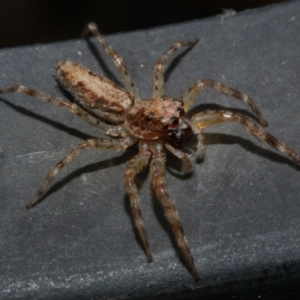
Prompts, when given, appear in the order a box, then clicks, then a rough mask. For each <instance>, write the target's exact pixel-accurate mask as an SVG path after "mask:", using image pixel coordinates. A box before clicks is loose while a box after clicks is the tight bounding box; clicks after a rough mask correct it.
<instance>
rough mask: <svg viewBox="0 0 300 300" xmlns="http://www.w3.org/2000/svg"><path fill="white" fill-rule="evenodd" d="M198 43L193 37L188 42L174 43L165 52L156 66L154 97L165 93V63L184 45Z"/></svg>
mask: <svg viewBox="0 0 300 300" xmlns="http://www.w3.org/2000/svg"><path fill="white" fill-rule="evenodd" d="M196 43H198V39H193V40H191V41H187V42H176V43H174V44H173V45H172V46H171V48H170V49H169V51H167V52H166V53H164V54H163V55H162V56H161V57H160V58H159V59H158V61H157V62H156V64H155V66H154V80H153V81H154V87H153V98H160V97H162V96H163V95H164V92H165V91H164V85H165V82H164V75H165V63H166V61H167V60H168V59H169V58H170V57H171V56H172V55H173V54H174V53H175V52H176V51H177V50H179V49H180V48H181V47H182V46H194V45H195V44H196Z"/></svg>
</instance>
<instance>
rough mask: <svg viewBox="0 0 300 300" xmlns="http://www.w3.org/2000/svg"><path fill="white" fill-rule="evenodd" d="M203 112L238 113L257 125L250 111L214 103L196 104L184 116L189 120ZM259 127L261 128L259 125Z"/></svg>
mask: <svg viewBox="0 0 300 300" xmlns="http://www.w3.org/2000/svg"><path fill="white" fill-rule="evenodd" d="M238 101H239V100H238ZM205 110H213V111H220V110H227V111H231V112H233V113H239V114H242V115H244V116H246V117H248V118H250V119H251V120H254V121H256V122H257V123H258V124H259V122H258V118H257V117H256V116H255V115H254V114H253V113H252V112H251V111H248V110H246V109H240V108H232V107H226V106H223V105H220V104H215V103H202V104H197V105H196V106H194V107H192V108H191V109H190V110H188V111H187V113H186V116H187V118H191V117H192V116H193V115H195V114H197V113H199V112H202V111H205ZM260 127H262V126H261V125H260ZM262 128H266V127H262Z"/></svg>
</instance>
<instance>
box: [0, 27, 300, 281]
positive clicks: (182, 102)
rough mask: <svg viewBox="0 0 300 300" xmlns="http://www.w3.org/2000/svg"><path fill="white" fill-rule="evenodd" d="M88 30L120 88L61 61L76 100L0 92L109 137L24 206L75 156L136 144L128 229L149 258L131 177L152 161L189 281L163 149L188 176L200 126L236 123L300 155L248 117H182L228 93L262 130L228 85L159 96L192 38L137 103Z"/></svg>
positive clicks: (225, 113)
mask: <svg viewBox="0 0 300 300" xmlns="http://www.w3.org/2000/svg"><path fill="white" fill-rule="evenodd" d="M88 33H92V34H93V35H94V36H95V37H96V39H97V40H98V42H99V43H100V44H101V45H102V47H103V48H104V50H105V51H106V52H107V54H108V55H109V56H110V57H111V58H112V60H113V62H114V64H115V65H116V67H117V69H118V70H119V72H120V74H121V76H122V78H123V81H124V85H125V88H126V89H123V88H121V87H120V86H118V85H116V84H115V83H113V82H112V81H110V80H108V79H106V78H104V77H103V76H101V75H98V74H96V73H94V72H92V71H90V70H88V69H86V68H85V67H83V66H81V65H79V64H76V63H74V62H71V61H63V62H61V63H59V64H57V65H56V66H55V70H56V77H57V79H58V81H59V82H60V83H61V84H62V85H63V86H64V87H65V88H66V89H67V90H68V91H69V92H70V93H71V94H72V95H73V96H74V98H75V99H76V102H70V101H68V100H66V99H59V98H54V97H51V96H48V95H46V94H44V93H40V92H37V91H35V90H33V89H30V88H28V87H25V86H22V85H17V86H13V87H9V88H6V89H2V90H0V94H3V93H11V92H17V93H21V94H25V95H28V96H32V97H35V98H37V99H39V100H42V101H45V102H49V103H51V104H53V105H57V106H61V107H64V108H66V109H67V110H68V111H70V112H71V113H73V114H76V115H78V116H79V117H80V118H82V119H83V120H84V121H86V122H87V123H89V124H90V125H93V126H95V127H97V128H98V129H99V130H100V131H101V132H102V133H104V134H106V135H107V136H110V137H111V138H93V139H88V140H85V141H84V142H82V143H81V144H79V145H78V146H77V147H75V148H73V149H72V150H71V151H70V152H69V153H68V154H67V155H66V156H65V157H64V158H63V159H62V160H61V161H60V162H59V163H58V164H56V165H55V166H54V167H53V168H52V169H51V170H50V171H49V173H48V175H47V177H46V179H45V181H44V183H43V185H42V187H41V188H40V190H39V191H38V193H37V195H36V196H35V198H34V199H33V200H32V201H31V202H30V203H29V204H28V205H27V207H28V208H31V207H33V206H34V205H36V204H37V203H38V202H39V200H40V199H41V197H42V195H43V194H44V192H45V190H46V189H47V187H48V185H49V183H50V181H51V180H52V179H53V178H54V177H55V176H56V175H57V174H58V172H59V171H61V170H62V168H63V167H65V166H66V165H67V164H68V163H69V162H71V161H72V160H73V159H74V158H75V157H76V156H78V155H79V154H80V153H81V151H82V150H84V149H89V148H96V149H100V150H111V151H121V150H124V149H126V148H128V147H130V146H132V145H133V144H137V143H138V147H139V152H138V154H137V155H136V156H134V157H133V158H132V159H131V160H130V162H129V164H128V166H127V168H126V171H125V177H124V180H125V189H126V193H127V195H128V197H129V199H130V204H131V210H132V216H133V220H134V225H135V228H136V231H137V233H138V238H139V239H140V241H141V245H142V248H143V250H144V252H145V254H146V256H147V258H148V261H152V255H151V251H150V248H149V244H148V240H147V237H146V232H145V228H144V222H143V218H142V214H141V209H140V204H139V196H138V189H137V186H136V184H135V181H134V179H135V176H136V175H137V174H138V173H139V172H140V171H141V170H142V169H143V168H144V167H146V166H147V165H148V163H150V173H151V179H152V184H153V188H154V190H155V193H156V196H157V198H158V200H159V202H160V204H161V205H162V207H163V209H164V210H165V212H166V215H167V217H168V219H169V222H170V225H171V228H172V231H173V234H174V237H175V239H176V242H177V245H178V248H179V250H180V253H181V255H182V256H183V258H184V261H185V264H186V267H187V269H188V270H189V271H190V272H191V273H192V275H193V276H194V278H195V280H196V281H197V280H199V274H198V271H197V269H196V267H195V264H194V261H193V257H192V254H191V251H190V249H189V246H188V242H187V239H186V237H185V233H184V230H183V226H182V222H181V220H180V218H179V215H178V213H177V210H176V207H175V202H174V200H173V199H172V197H171V196H170V195H169V192H168V190H167V183H166V177H165V173H166V150H168V151H169V152H171V153H172V154H173V155H175V156H176V157H178V158H179V159H180V160H181V161H182V163H183V172H186V173H188V172H191V171H192V163H191V160H190V157H189V155H188V154H186V153H185V152H184V151H183V148H184V145H185V144H186V143H187V142H188V141H189V140H190V139H191V138H192V136H193V135H196V137H197V150H196V153H195V156H196V158H197V159H202V158H203V148H204V147H203V137H204V134H203V129H204V128H206V127H209V126H212V125H216V124H220V123H225V122H238V123H240V124H241V125H242V126H243V128H244V129H245V130H246V131H247V132H249V133H250V134H252V135H253V136H255V137H256V138H258V139H260V140H262V141H264V142H266V143H268V144H269V145H270V146H272V147H273V148H275V149H276V150H278V151H280V152H283V153H287V154H288V155H289V156H290V157H291V158H292V159H293V160H294V161H295V162H296V163H297V164H299V165H300V156H299V155H298V154H297V153H296V152H294V151H293V150H292V149H291V148H290V147H289V146H288V145H286V144H285V143H283V142H281V141H279V140H278V139H277V138H276V137H274V136H272V135H271V134H269V133H267V132H266V131H265V130H264V129H262V127H260V126H258V125H256V123H255V122H254V121H252V120H251V119H250V118H249V117H246V116H245V115H243V114H241V113H234V112H231V111H230V110H219V111H214V110H205V111H201V112H199V113H197V114H195V115H193V116H192V117H191V118H187V117H185V112H186V111H188V109H189V108H190V107H191V105H192V104H193V102H194V101H195V99H196V97H197V96H198V95H199V94H200V93H201V91H202V90H203V89H204V88H205V87H210V88H212V89H214V90H216V91H217V92H220V93H223V94H225V95H228V96H232V97H234V98H237V99H238V100H241V101H243V102H245V103H246V104H248V105H249V106H250V108H251V109H252V111H253V112H254V114H255V115H256V117H257V120H258V122H259V123H260V124H261V125H262V126H266V125H267V122H266V121H265V119H264V118H263V116H262V114H261V113H260V111H259V110H258V108H257V106H256V105H255V104H254V102H253V100H252V99H251V98H250V97H248V96H247V95H246V94H244V93H241V92H239V91H237V90H235V89H232V88H229V87H227V86H225V85H223V84H222V83H220V82H218V81H215V80H211V79H203V80H199V81H197V82H195V83H194V84H193V85H191V87H190V88H188V90H187V91H186V92H185V93H183V94H182V96H181V97H180V98H179V99H175V98H171V97H167V96H165V94H164V72H165V63H166V62H167V61H168V60H169V58H170V57H171V56H172V55H173V54H174V53H175V52H176V51H177V50H179V49H180V48H181V47H183V46H186V47H193V46H194V45H195V44H196V43H197V42H198V40H197V39H193V40H191V41H183V42H176V43H174V44H173V45H172V46H171V48H170V49H169V50H168V51H167V52H166V53H164V54H163V55H162V56H160V58H159V59H158V61H157V62H156V64H155V66H154V80H153V81H154V86H153V95H152V98H150V99H140V97H139V95H138V91H137V89H136V87H135V84H134V82H133V80H132V77H131V75H130V74H129V72H128V70H127V67H126V65H125V64H124V62H123V59H122V57H121V56H119V55H118V53H117V52H116V51H115V50H114V49H113V48H112V47H111V46H110V45H109V44H108V43H107V42H106V41H105V39H104V38H103V36H102V35H101V34H100V33H99V31H98V29H97V26H96V24H94V23H90V24H88V25H87V26H86V29H85V34H88Z"/></svg>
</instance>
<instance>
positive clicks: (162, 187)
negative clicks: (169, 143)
mask: <svg viewBox="0 0 300 300" xmlns="http://www.w3.org/2000/svg"><path fill="white" fill-rule="evenodd" d="M152 153H153V159H152V161H151V167H150V171H151V178H152V183H153V188H154V190H155V193H156V195H157V197H158V200H159V201H160V203H161V205H162V207H163V209H164V210H165V212H166V214H167V216H168V219H169V222H170V224H171V227H172V231H173V234H174V236H175V239H176V242H177V244H178V247H179V249H180V251H181V253H182V255H183V257H184V259H185V261H186V263H187V267H188V268H189V270H190V271H191V273H192V274H193V276H194V278H195V280H196V281H198V280H199V274H198V271H197V269H196V267H195V264H194V260H193V257H192V254H191V251H190V249H189V246H188V242H187V239H186V237H185V233H184V231H183V227H182V223H181V220H180V218H179V215H178V213H177V210H176V206H175V202H174V200H173V199H172V198H171V196H170V195H169V193H168V191H167V183H166V177H165V173H166V153H165V151H164V149H163V144H162V143H159V142H157V143H155V144H154V145H152Z"/></svg>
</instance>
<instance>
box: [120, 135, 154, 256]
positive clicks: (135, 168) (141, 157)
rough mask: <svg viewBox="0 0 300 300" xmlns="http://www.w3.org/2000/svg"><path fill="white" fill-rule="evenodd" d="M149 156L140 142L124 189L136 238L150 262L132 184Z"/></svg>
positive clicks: (144, 144) (137, 201) (137, 197)
mask: <svg viewBox="0 0 300 300" xmlns="http://www.w3.org/2000/svg"><path fill="white" fill-rule="evenodd" d="M150 156H151V151H150V149H149V146H148V145H147V143H145V142H142V141H141V142H140V151H139V154H138V155H136V156H135V157H134V158H133V159H131V161H130V162H129V165H128V166H127V168H126V172H125V187H126V192H127V195H128V197H129V199H130V204H131V210H132V215H133V220H134V224H135V227H136V229H137V232H138V236H139V238H140V240H141V242H142V247H143V249H144V251H145V253H146V255H147V258H148V261H152V255H151V252H150V247H149V244H148V240H147V235H146V232H145V227H144V221H143V217H142V213H141V209H140V203H139V202H140V200H139V196H138V190H137V187H136V184H135V183H134V178H135V176H136V174H137V173H138V172H139V171H141V169H142V168H144V167H145V166H146V165H147V164H148V161H149V159H150Z"/></svg>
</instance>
